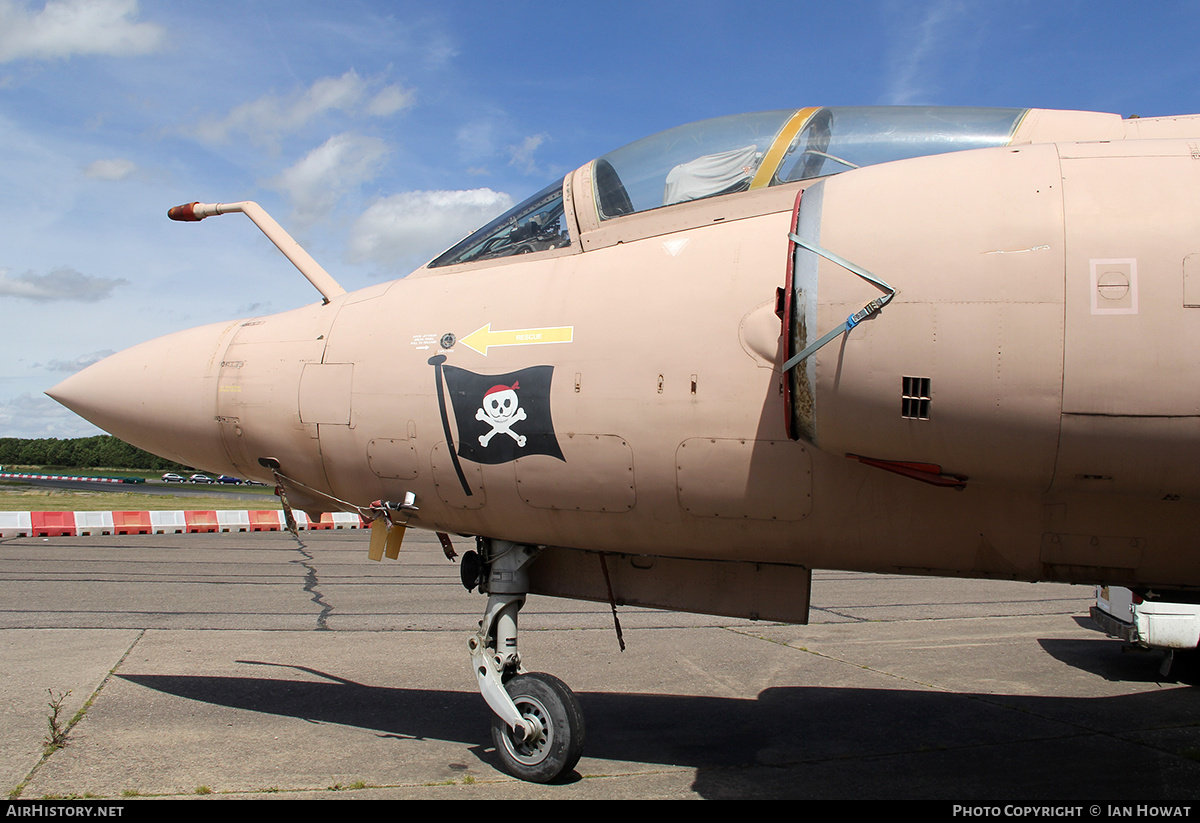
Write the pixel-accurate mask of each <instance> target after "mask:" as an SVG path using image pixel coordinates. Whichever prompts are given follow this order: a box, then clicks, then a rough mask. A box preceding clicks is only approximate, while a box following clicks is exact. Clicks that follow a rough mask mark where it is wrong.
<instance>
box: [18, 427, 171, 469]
mask: <svg viewBox="0 0 1200 823" xmlns="http://www.w3.org/2000/svg"><path fill="white" fill-rule="evenodd" d="M12 465H16V466H62V467H64V468H106V469H146V470H148V471H171V470H179V469H186V468H187V467H185V466H181V465H180V464H179V463H173V462H171V461H170V460H165V459H163V458H161V457H158V456H156V455H153V454H151V453H150V452H148V451H143V450H142V449H139V448H137V447H136V446H131V445H129V444H128V443H126V442H125V441H124V440H119V439H117V438H116V437H113V436H112V435H111V434H98V435H96V436H94V437H71V438H65V439H62V440H60V439H59V438H57V437H42V438H37V439H26V438H22V437H0V466H4V467H5V468H6V470H7V467H8V466H12Z"/></svg>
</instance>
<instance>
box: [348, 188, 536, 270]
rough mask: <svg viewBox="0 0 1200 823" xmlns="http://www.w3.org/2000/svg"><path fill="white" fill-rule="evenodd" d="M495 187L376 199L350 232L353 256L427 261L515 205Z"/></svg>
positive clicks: (358, 259)
mask: <svg viewBox="0 0 1200 823" xmlns="http://www.w3.org/2000/svg"><path fill="white" fill-rule="evenodd" d="M513 205H514V204H513V199H512V198H511V197H509V196H508V195H507V194H504V193H503V192H496V191H492V190H491V189H468V190H464V191H410V192H403V193H401V194H394V195H392V196H391V197H385V198H383V199H381V200H378V201H376V202H375V203H374V204H372V205H371V207H370V208H368V209H367V210H366V211H365V212H364V213H363V215H362V216H361V217H359V218H358V220H357V221H356V222H355V224H354V228H353V229H352V230H351V232H350V257H351V260H353V261H354V262H364V261H372V262H376V263H384V264H393V263H401V262H407V263H412V262H413V261H417V262H424V261H425V260H427V259H428V258H430V257H432V256H433V255H434V254H436V253H437V252H439V251H442V250H443V249H445V248H447V247H449V246H451V245H452V244H454V243H456V242H457V241H459V240H461V239H462V238H463V237H465V236H466V235H467V234H468V233H469V232H470V231H471V230H473V229H476V228H478V227H479V226H482V225H483V224H485V223H486V222H487V221H489V220H491V219H492V218H493V217H496V216H497V215H499V214H502V213H503V212H505V211H507V210H508V209H510V208H512V207H513Z"/></svg>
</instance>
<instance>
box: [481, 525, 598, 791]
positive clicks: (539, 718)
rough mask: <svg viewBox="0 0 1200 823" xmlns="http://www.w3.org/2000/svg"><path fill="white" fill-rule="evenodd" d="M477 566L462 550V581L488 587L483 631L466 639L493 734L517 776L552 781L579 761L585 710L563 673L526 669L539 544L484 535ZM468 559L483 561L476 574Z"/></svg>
mask: <svg viewBox="0 0 1200 823" xmlns="http://www.w3.org/2000/svg"><path fill="white" fill-rule="evenodd" d="M479 548H480V556H479V557H478V558H477V560H478V564H479V565H478V566H474V564H475V563H476V558H472V559H470V560H468V556H469V555H471V554H473V553H472V552H468V553H467V555H466V556H464V557H463V567H462V568H463V572H464V579H463V583H464V584H465V585H466V586H467V588H468V589H471V588H473V587H474V585H473V584H474V583H478V585H479V589H480V591H481V592H485V593H486V594H487V595H488V602H487V609H486V610H485V612H484V616H483V620H482V621H480V623H479V632H478V633H476V634H475V635H473V636H472V637H471V639H470V641H469V642H468V644H467V645H468V647H469V648H470V650H471V662H472V664H473V665H474V668H475V678H476V680H477V681H478V683H479V691H480V692H481V693H482V694H483V699H484V700H486V701H487V704H488V706H490V707H491V709H492V711H493V712H495V715H496V716H495V717H493V718H492V742H493V743H494V744H495V746H496V754H497V755H498V756H499V757H500V760H501V761H502V762H503V764H504V769H505V771H507V772H508V773H509V774H511V775H512V776H513V777H518V778H520V779H522V780H529V781H531V782H534V783H548V782H550V781H552V780H554V779H555V778H557V777H559V776H560V775H562V774H563V773H565V772H568V771H570V770H571V769H572V768H574V767H575V764H576V763H578V762H579V756H580V755H581V754H582V753H583V739H584V723H583V712H582V711H581V710H580V708H579V701H578V700H576V699H575V695H574V694H573V693H572V692H571V690H570V689H569V688H567V684H565V683H563V682H562V681H561V680H559V679H558V678H557V677H554V676H552V675H549V674H542V673H540V672H533V673H527V672H526V671H525V670H524V668H522V666H521V655H520V653H519V652H518V651H517V612H519V611H520V609H521V606H523V605H525V595H526V594H527V593H528V592H529V576H528V572H527V571H526V569H527V567H528V565H529V564H530V563H531V562H533V561H534V560H535V559H536V558H537V556H538V553H539V552H540V551H541V550H540V549H539V548H537V547H535V546H527V545H522V544H519V543H509V542H507V541H501V540H490V539H483V540H481V541H480V543H479ZM468 567H478V568H480V573H479V575H478V578H477V579H476V580H470V579H468V575H467V574H466V572H467V569H468Z"/></svg>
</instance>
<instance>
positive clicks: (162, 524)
mask: <svg viewBox="0 0 1200 823" xmlns="http://www.w3.org/2000/svg"><path fill="white" fill-rule="evenodd" d="M150 531H151V532H152V533H154V534H186V533H187V520H186V519H184V516H183V512H182V511H171V512H150Z"/></svg>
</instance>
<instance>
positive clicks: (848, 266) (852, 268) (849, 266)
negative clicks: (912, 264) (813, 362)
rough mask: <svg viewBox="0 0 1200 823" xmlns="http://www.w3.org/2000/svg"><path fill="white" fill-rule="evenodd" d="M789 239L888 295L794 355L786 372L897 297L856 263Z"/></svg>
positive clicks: (798, 238)
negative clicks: (872, 284)
mask: <svg viewBox="0 0 1200 823" xmlns="http://www.w3.org/2000/svg"><path fill="white" fill-rule="evenodd" d="M788 237H790V238H791V240H792V242H793V243H795V244H796V245H797V246H803V247H804V248H806V249H808V250H809V251H811V252H814V253H816V254H819V255H820V256H821V257H824V258H825V259H826V260H828V261H829V262H831V263H836V264H837V265H839V266H841V267H842V268H843V269H845V270H846V271H848V272H851V273H853V274H857V275H858V276H859V277H861V278H862V279H863V280H866V281H868V282H870V283H874V284H875V285H876V286H878V287H879V288H881V289H883V290H884V291H885V292H886V294H884V295H883V296H882V297H876V298H875V299H874V300H872V301H871V302H870V303H868V304H867V305H865V306H863V307H862V308H861V309H859V310H858V311H856V312H855V313H854V314H852V315H850V316H849V317H847V318H846V322H844V323H842V325H840V326H838V327H837V328H836V329H834V330H833V331H831V332H828V333H826V334H825V335H824V336H823V337H822V338H821V339H820V340H818V341H817V342H815V343H812V344H810V345H808V346H806V347H805V349H804V351H802V352H800V353H799V354H796V355H793V356H792V357H791V358H790V359H789V360H788V361H787V362H786V363H784V364H783V370H784V371H785V372H786V371H787V370H788V369H791V368H792V367H793V366H795V365H796V364H797V363H800V362H802V361H803V360H806V359H807V358H808V357H809V356H810V355H811V354H813V352H815V351H816V350H817V349H819V348H821V347H822V346H824V345H825V344H826V343H828V342H829V341H830V340H832V339H833V338H835V337H837V336H838V335H840V334H843V333H844V332H847V331H849V330H850V329H852V328H854V327H855V326H857V325H858V324H859V323H861V322H862V321H863V320H866V319H867V318H868V317H870V316H871V315H873V314H876V313H877V312H878V311H879V310H880V309H882V308H883V307H884V306H886V305H887V304H888V303H889V302H890V301H891V299H892V298H893V297H895V296H896V290H895V289H893V288H892V287H891V286H889V285H888V284H887V283H885V282H883V281H882V280H880V279H879V278H878V277H876V276H875V275H873V274H871V273H870V272H869V271H867V270H866V269H864V268H862V267H861V266H856V265H855V264H854V263H851V262H850V261H849V260H846V259H845V258H844V257H839V256H838V255H836V254H834V253H833V252H831V251H829V250H828V249H823V248H821V247H820V246H818V245H817V244H816V243H813V242H811V241H809V240H805V239H804V238H803V237H800V236H799V235H797V234H792V233H789V234H788Z"/></svg>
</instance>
